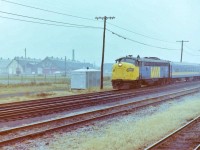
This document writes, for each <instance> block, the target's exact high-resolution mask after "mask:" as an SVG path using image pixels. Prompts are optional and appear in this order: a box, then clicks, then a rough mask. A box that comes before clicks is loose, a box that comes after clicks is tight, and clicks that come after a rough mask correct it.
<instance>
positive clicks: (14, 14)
mask: <svg viewBox="0 0 200 150" xmlns="http://www.w3.org/2000/svg"><path fill="white" fill-rule="evenodd" d="M0 13H4V14H9V15H13V16H18V17H24V18H29V19H35V20H41V21H48V22H53V23H60V24H67V25H73V26H79V27H87V28H88V27H89V28H100V27H95V26H86V25H81V24H74V23H68V22H61V21H55V20H49V19H43V18H37V17H31V16H25V15H20V14H16V13H10V12H5V11H0Z"/></svg>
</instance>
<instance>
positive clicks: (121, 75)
mask: <svg viewBox="0 0 200 150" xmlns="http://www.w3.org/2000/svg"><path fill="white" fill-rule="evenodd" d="M199 79H200V64H193V63H178V62H171V61H167V60H161V59H159V58H157V57H144V58H140V57H139V56H138V57H133V56H132V55H128V56H125V57H121V58H118V59H117V60H116V63H115V64H114V65H113V68H112V86H113V88H114V89H131V88H136V87H140V86H141V85H162V84H169V83H174V82H177V81H193V80H199Z"/></svg>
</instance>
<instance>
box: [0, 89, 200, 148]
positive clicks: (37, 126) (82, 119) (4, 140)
mask: <svg viewBox="0 0 200 150" xmlns="http://www.w3.org/2000/svg"><path fill="white" fill-rule="evenodd" d="M199 90H200V87H196V88H194V87H193V88H189V89H184V90H176V91H173V92H171V93H159V94H152V96H148V98H146V97H143V98H142V99H141V98H140V99H137V100H135V101H132V100H126V101H123V103H122V102H121V103H117V104H115V105H104V106H101V107H95V108H91V109H87V110H85V111H84V112H77V113H76V114H71V115H68V116H65V117H63V118H58V119H54V120H46V121H43V122H38V123H33V124H28V125H25V126H20V127H16V128H11V129H7V130H4V131H0V137H1V138H0V146H5V145H12V144H13V143H15V142H17V141H20V140H27V139H30V138H35V137H38V136H41V135H43V134H46V133H52V132H55V131H58V130H61V129H65V130H72V129H75V128H77V127H79V126H81V125H85V124H90V123H91V122H92V121H97V120H100V119H105V118H107V117H113V116H116V115H120V114H122V113H123V112H127V111H133V110H136V109H138V108H141V107H146V106H148V105H155V104H158V103H161V102H164V101H167V100H171V99H173V98H176V97H180V96H183V95H187V94H191V93H195V92H199Z"/></svg>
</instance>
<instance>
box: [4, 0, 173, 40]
mask: <svg viewBox="0 0 200 150" xmlns="http://www.w3.org/2000/svg"><path fill="white" fill-rule="evenodd" d="M1 1H3V2H7V3H10V4H14V5H18V6H23V7H27V8H31V9H35V10H40V11H45V12H49V13H54V14H58V15H63V16H68V17H74V18H78V19H84V20H90V21H96V22H97V21H99V20H95V19H91V18H86V17H80V16H76V15H71V14H67V13H62V12H58V11H53V10H49V9H44V8H40V7H35V6H30V5H25V4H22V3H16V2H12V1H9V0H1ZM107 24H109V25H111V26H114V27H117V28H119V29H122V30H124V31H127V32H130V33H133V34H136V35H139V36H142V37H145V38H149V39H152V40H156V41H160V42H166V43H173V44H175V43H176V42H170V41H166V40H162V39H158V38H154V37H151V36H147V35H144V34H140V33H137V32H134V31H131V30H129V29H126V28H123V27H120V26H117V25H114V24H112V23H109V22H107Z"/></svg>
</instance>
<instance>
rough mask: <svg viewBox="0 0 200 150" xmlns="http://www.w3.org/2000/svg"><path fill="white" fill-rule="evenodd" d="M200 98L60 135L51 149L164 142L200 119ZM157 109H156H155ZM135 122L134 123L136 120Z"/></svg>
mask: <svg viewBox="0 0 200 150" xmlns="http://www.w3.org/2000/svg"><path fill="white" fill-rule="evenodd" d="M199 108H200V95H198V96H197V97H187V100H184V101H181V102H178V103H177V102H173V103H169V104H168V106H166V105H163V106H161V107H160V108H159V110H153V111H152V110H151V111H150V112H149V111H147V110H144V111H146V112H143V113H146V115H144V114H143V115H142V114H139V115H138V114H137V116H135V115H134V114H133V115H129V116H127V117H123V118H121V119H119V120H117V121H115V122H112V123H105V124H104V125H96V126H93V127H90V128H89V129H80V130H78V131H74V132H71V133H66V134H63V135H57V136H56V137H57V138H56V139H53V140H52V142H50V144H49V146H47V148H48V149H61V150H62V149H63V150H64V149H68V150H105V149H106V150H115V149H118V150H137V149H144V148H145V147H146V146H148V145H150V144H152V143H153V142H155V141H157V140H159V139H161V138H162V137H164V136H165V135H167V134H169V133H170V132H172V131H173V130H175V129H177V128H178V127H180V126H182V125H183V123H186V122H187V121H189V120H191V119H192V118H194V117H196V116H198V115H200V109H199ZM155 109H156V108H155ZM133 118H134V119H133Z"/></svg>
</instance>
